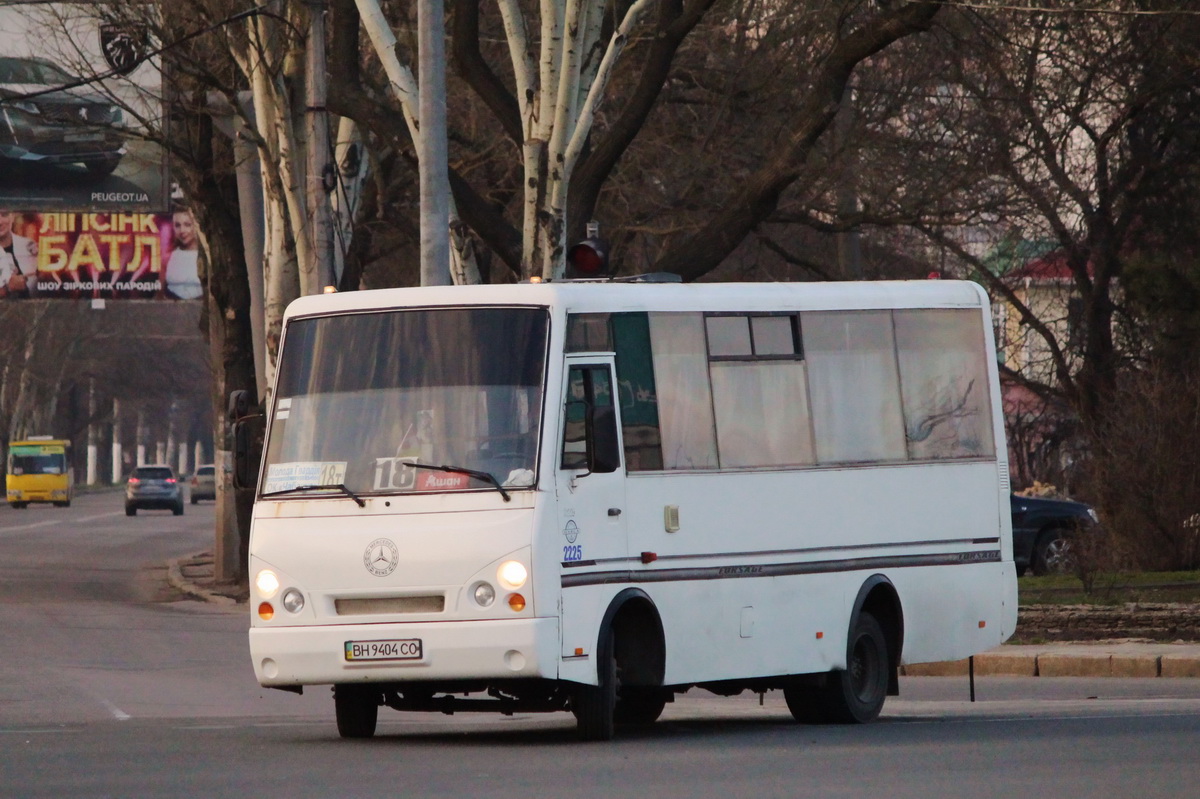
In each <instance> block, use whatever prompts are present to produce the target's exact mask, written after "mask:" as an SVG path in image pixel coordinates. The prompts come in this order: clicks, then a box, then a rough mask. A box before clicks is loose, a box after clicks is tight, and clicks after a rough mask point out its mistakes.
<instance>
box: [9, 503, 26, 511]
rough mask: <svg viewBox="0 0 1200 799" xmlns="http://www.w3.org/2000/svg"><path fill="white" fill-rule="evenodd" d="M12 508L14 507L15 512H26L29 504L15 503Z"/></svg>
mask: <svg viewBox="0 0 1200 799" xmlns="http://www.w3.org/2000/svg"><path fill="white" fill-rule="evenodd" d="M12 506H13V509H14V510H25V509H26V508H28V507H29V503H28V502H14V503H12Z"/></svg>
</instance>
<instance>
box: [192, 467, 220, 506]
mask: <svg viewBox="0 0 1200 799" xmlns="http://www.w3.org/2000/svg"><path fill="white" fill-rule="evenodd" d="M189 493H190V494H191V498H192V504H193V505H195V504H196V503H197V502H199V501H200V500H202V499H216V498H217V470H216V468H215V467H213V466H197V467H196V473H195V474H193V475H192V480H191V490H190V491H189Z"/></svg>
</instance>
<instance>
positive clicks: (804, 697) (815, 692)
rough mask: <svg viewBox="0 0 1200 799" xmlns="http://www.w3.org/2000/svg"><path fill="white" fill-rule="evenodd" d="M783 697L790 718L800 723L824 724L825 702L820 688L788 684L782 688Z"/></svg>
mask: <svg viewBox="0 0 1200 799" xmlns="http://www.w3.org/2000/svg"><path fill="white" fill-rule="evenodd" d="M783 699H784V701H785V702H787V708H788V710H790V711H791V713H792V718H794V719H795V720H796V721H798V722H800V723H801V724H824V723H826V721H828V719H827V718H826V715H825V704H824V702H823V700H822V698H821V689H820V688H817V687H815V686H812V685H789V686H787V687H786V688H784V689H783Z"/></svg>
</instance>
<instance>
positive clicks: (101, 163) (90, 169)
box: [84, 155, 121, 178]
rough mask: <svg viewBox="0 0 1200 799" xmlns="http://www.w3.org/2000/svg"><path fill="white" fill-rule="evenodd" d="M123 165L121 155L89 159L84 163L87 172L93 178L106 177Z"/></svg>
mask: <svg viewBox="0 0 1200 799" xmlns="http://www.w3.org/2000/svg"><path fill="white" fill-rule="evenodd" d="M120 165H121V156H119V155H116V156H109V157H108V158H103V159H101V160H98V161H88V162H87V163H85V164H84V168H86V169H87V173H88V174H89V175H91V176H92V177H93V178H106V177H108V176H109V175H111V174H112V173H113V172H116V171H117V167H118V166H120Z"/></svg>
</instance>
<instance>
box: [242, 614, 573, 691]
mask: <svg viewBox="0 0 1200 799" xmlns="http://www.w3.org/2000/svg"><path fill="white" fill-rule="evenodd" d="M414 641H418V642H419V656H417V653H416V650H417V649H418V647H417V646H415V645H414V644H413V643H412V642H414ZM356 644H357V646H354V645H356ZM350 650H357V652H358V653H359V655H361V656H362V657H363V658H368V659H363V660H357V661H356V660H351V659H349V656H348V655H347V652H348V651H350ZM558 650H559V636H558V619H512V620H504V621H501V620H490V621H452V622H423V623H410V624H352V625H330V626H320V627H318V626H311V627H283V626H281V627H251V628H250V657H251V659H252V661H253V663H254V674H255V676H256V677H258V682H259V684H260V685H265V686H297V685H320V684H326V683H348V682H425V681H442V680H480V679H483V680H488V679H513V678H544V679H557V677H558V660H559V657H558ZM369 658H380V659H369Z"/></svg>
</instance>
